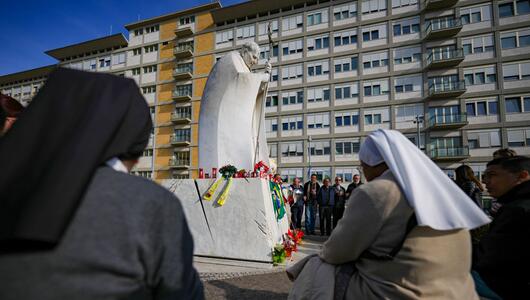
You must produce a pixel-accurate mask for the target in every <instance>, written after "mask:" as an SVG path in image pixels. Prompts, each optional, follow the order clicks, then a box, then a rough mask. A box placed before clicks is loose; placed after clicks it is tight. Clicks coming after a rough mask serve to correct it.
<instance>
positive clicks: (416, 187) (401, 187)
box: [0, 69, 530, 300]
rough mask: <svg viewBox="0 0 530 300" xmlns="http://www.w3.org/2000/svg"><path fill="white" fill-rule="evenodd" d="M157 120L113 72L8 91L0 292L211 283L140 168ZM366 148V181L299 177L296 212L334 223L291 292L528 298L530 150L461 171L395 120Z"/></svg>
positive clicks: (164, 290) (179, 213) (499, 154)
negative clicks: (449, 167) (431, 154)
mask: <svg viewBox="0 0 530 300" xmlns="http://www.w3.org/2000/svg"><path fill="white" fill-rule="evenodd" d="M58 116H60V117H58ZM151 129H152V123H151V118H150V113H149V108H148V107H147V105H146V103H145V100H144V99H143V97H142V96H141V94H140V92H139V90H138V87H137V85H136V84H135V83H134V81H132V80H130V79H125V78H119V77H115V76H112V75H109V74H95V73H86V72H81V71H76V70H67V69H58V70H57V71H55V72H53V73H52V74H51V75H50V76H49V79H48V81H47V83H46V85H45V86H44V87H43V88H42V89H41V90H40V91H39V93H38V94H37V96H36V97H35V99H34V100H33V102H32V104H31V105H30V106H29V107H28V108H26V109H24V108H23V107H22V106H21V105H20V104H19V103H18V102H17V101H16V100H14V99H12V98H10V97H7V96H3V95H2V96H1V98H0V166H1V168H2V172H0V282H1V286H2V288H0V299H6V300H8V299H128V298H134V299H203V298H204V293H203V288H202V284H201V282H200V280H199V276H198V274H197V271H196V270H195V269H194V267H193V264H192V261H193V239H192V237H191V234H190V231H189V229H188V225H187V223H186V218H185V216H184V212H183V209H182V207H181V204H180V202H179V200H178V199H177V198H176V197H175V195H174V194H172V193H170V192H169V191H167V190H165V189H163V188H162V187H160V186H159V185H157V184H156V183H154V182H151V181H148V180H145V179H143V178H140V177H136V176H132V175H130V174H128V173H129V172H130V170H131V169H132V167H133V166H134V165H135V163H137V161H138V158H139V157H140V156H141V155H142V152H143V151H144V148H145V146H146V144H147V141H148V139H149V135H150V132H151ZM359 158H360V161H361V167H362V170H363V175H364V177H365V179H366V183H364V184H363V183H361V177H360V176H359V175H355V176H354V177H353V182H352V183H351V184H349V185H348V186H347V187H346V188H344V187H343V186H342V184H343V182H342V178H341V177H336V178H335V180H334V184H333V185H332V183H331V181H330V179H329V178H324V179H323V181H322V185H321V184H320V183H319V182H318V180H317V179H318V177H317V175H316V174H312V175H311V179H310V180H309V181H308V182H306V183H305V184H303V185H302V183H301V180H300V178H295V179H294V180H293V182H292V185H290V186H289V193H290V201H289V202H290V212H291V226H292V227H293V228H294V229H297V230H302V225H305V228H304V229H305V233H306V234H308V235H314V234H315V221H316V216H317V214H318V216H319V223H320V234H322V235H326V236H329V237H328V239H327V241H326V242H325V244H324V246H323V249H322V251H321V253H320V254H319V255H316V256H308V257H306V258H304V259H303V260H302V261H300V262H298V263H297V264H296V265H294V266H292V267H290V268H289V269H288V275H289V277H290V278H291V279H292V280H294V285H293V288H292V290H291V292H290V295H289V298H290V299H325V300H328V299H329V300H331V299H340V300H343V299H348V300H349V299H479V297H481V298H483V299H491V300H494V299H508V300H510V299H528V298H530V272H529V270H530V255H529V254H530V158H528V157H526V156H521V155H517V153H515V151H513V150H510V149H501V150H499V151H496V152H495V153H494V157H493V160H491V161H490V162H489V163H487V168H486V170H485V172H484V174H483V178H481V180H479V179H478V178H476V176H475V174H474V172H473V170H472V169H471V168H470V167H469V166H467V165H462V166H461V167H459V168H457V169H456V171H455V173H456V178H455V180H454V181H453V180H452V179H450V178H449V177H448V176H447V175H446V174H445V173H444V172H443V171H442V170H441V169H440V168H439V167H438V166H437V165H436V164H434V163H433V162H432V161H431V160H430V159H429V158H428V157H427V156H426V155H425V154H424V153H423V152H422V151H420V150H419V149H418V148H416V146H415V145H413V144H412V143H411V142H410V141H409V140H408V139H407V138H406V137H405V136H403V135H402V134H401V133H399V132H398V131H393V130H377V131H375V132H373V133H371V134H370V135H369V136H368V137H367V138H366V140H365V141H364V142H363V144H362V146H361V149H360V152H359ZM278 180H280V179H278ZM486 193H487V194H489V196H490V197H492V198H494V201H493V204H492V205H490V206H488V207H486V206H485V205H484V199H483V198H484V196H485V195H486ZM304 216H305V219H304V220H302V219H303V217H304ZM304 223H305V224H304ZM481 228H482V229H486V230H484V232H483V234H481V235H480V236H479V237H478V238H477V239H476V240H475V239H474V240H473V241H474V242H473V243H472V242H471V238H470V233H469V232H470V231H473V230H477V229H481Z"/></svg>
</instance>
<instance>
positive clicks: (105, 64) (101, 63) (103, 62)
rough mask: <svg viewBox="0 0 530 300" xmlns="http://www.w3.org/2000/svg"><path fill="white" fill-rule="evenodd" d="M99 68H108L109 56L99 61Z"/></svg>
mask: <svg viewBox="0 0 530 300" xmlns="http://www.w3.org/2000/svg"><path fill="white" fill-rule="evenodd" d="M99 67H100V68H104V67H110V56H107V57H104V58H100V59H99Z"/></svg>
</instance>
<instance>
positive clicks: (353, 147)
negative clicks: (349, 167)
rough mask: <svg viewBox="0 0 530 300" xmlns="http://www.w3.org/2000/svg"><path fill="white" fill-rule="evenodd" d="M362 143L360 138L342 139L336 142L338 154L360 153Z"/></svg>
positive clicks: (336, 152)
mask: <svg viewBox="0 0 530 300" xmlns="http://www.w3.org/2000/svg"><path fill="white" fill-rule="evenodd" d="M360 148H361V143H360V141H359V139H352V140H341V141H336V142H335V154H336V155H352V154H356V153H359V149H360Z"/></svg>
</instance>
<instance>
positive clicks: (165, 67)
mask: <svg viewBox="0 0 530 300" xmlns="http://www.w3.org/2000/svg"><path fill="white" fill-rule="evenodd" d="M159 67H160V71H159V73H158V80H164V81H165V80H172V79H173V69H174V68H175V64H174V63H173V62H170V63H164V64H161V65H160V66H159Z"/></svg>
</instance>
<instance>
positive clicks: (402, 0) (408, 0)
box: [392, 0, 418, 8]
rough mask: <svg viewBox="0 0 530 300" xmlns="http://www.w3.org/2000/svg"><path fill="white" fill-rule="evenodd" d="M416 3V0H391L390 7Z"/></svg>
mask: <svg viewBox="0 0 530 300" xmlns="http://www.w3.org/2000/svg"><path fill="white" fill-rule="evenodd" d="M416 4H418V0H392V8H398V7H406V6H410V5H416Z"/></svg>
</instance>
